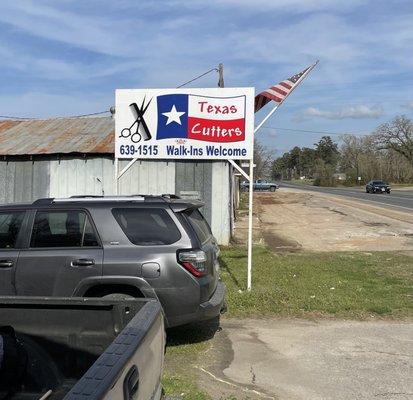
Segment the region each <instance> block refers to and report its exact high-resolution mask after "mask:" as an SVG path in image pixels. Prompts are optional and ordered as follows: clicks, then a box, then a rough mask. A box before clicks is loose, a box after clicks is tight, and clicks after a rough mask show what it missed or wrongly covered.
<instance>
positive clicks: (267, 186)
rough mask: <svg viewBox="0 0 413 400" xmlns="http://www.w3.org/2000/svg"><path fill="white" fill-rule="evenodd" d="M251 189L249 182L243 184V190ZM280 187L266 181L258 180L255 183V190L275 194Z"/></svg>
mask: <svg viewBox="0 0 413 400" xmlns="http://www.w3.org/2000/svg"><path fill="white" fill-rule="evenodd" d="M249 187H250V183H249V182H248V181H243V182H241V190H244V191H247V190H248V189H249ZM278 188H279V186H278V185H277V184H276V183H273V182H268V181H266V180H265V179H257V180H256V181H254V185H253V190H269V191H270V192H275V190H276V189H278Z"/></svg>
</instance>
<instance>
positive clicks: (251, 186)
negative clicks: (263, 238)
mask: <svg viewBox="0 0 413 400" xmlns="http://www.w3.org/2000/svg"><path fill="white" fill-rule="evenodd" d="M249 182H250V184H249V193H248V197H249V198H248V250H247V251H248V277H247V290H248V291H251V285H252V201H253V193H254V159H251V160H250V171H249Z"/></svg>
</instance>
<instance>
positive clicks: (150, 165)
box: [112, 160, 175, 195]
mask: <svg viewBox="0 0 413 400" xmlns="http://www.w3.org/2000/svg"><path fill="white" fill-rule="evenodd" d="M128 162H129V160H121V161H120V162H119V170H120V171H121V170H122V169H123V168H124V167H125V166H126V165H127V164H128ZM113 174H114V172H113V171H112V181H113V179H114V178H113ZM164 193H175V163H174V162H170V161H169V162H167V161H152V160H150V161H136V162H135V164H133V165H132V167H131V168H130V169H129V170H128V171H127V172H126V173H125V174H124V175H123V176H122V177H121V178H120V181H119V194H155V195H156V194H164Z"/></svg>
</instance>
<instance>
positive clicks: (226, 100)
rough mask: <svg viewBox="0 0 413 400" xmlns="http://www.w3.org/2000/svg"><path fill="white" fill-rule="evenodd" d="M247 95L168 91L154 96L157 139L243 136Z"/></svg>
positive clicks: (235, 139) (231, 139)
mask: <svg viewBox="0 0 413 400" xmlns="http://www.w3.org/2000/svg"><path fill="white" fill-rule="evenodd" d="M245 102H246V97H245V96H244V95H242V96H234V97H207V96H198V95H192V94H167V95H162V96H158V97H157V105H158V125H157V132H156V138H157V139H195V140H202V141H207V142H222V143H226V142H241V141H244V140H245Z"/></svg>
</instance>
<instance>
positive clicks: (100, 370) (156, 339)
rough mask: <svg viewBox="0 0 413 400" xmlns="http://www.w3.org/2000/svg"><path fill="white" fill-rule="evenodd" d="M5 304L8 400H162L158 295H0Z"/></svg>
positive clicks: (2, 366)
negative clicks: (153, 297)
mask: <svg viewBox="0 0 413 400" xmlns="http://www.w3.org/2000/svg"><path fill="white" fill-rule="evenodd" d="M0 309H1V312H0V344H1V343H2V346H1V349H0V350H1V351H0V398H1V399H6V398H7V399H9V400H23V399H25V400H39V399H50V400H61V399H64V400H80V399H88V400H114V399H125V400H159V399H160V398H161V394H162V387H161V376H162V365H163V360H164V351H165V330H164V320H163V316H162V310H161V306H160V304H159V302H157V301H156V300H148V299H128V300H109V299H79V298H78V299H73V298H39V297H3V298H2V297H0Z"/></svg>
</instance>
